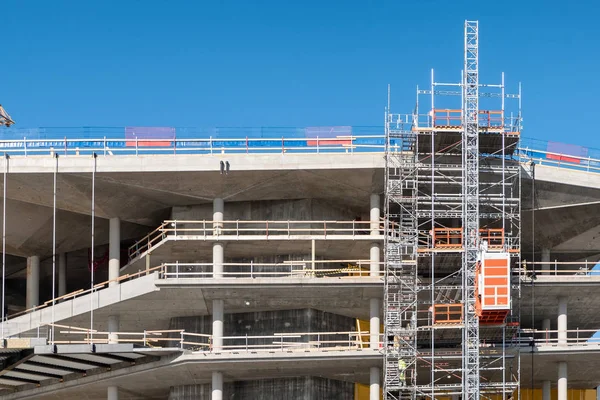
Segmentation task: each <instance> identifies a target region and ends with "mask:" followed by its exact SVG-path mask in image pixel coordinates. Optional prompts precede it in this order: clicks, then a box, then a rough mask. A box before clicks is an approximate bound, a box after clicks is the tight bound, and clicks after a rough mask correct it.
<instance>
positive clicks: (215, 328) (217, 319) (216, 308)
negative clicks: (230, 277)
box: [212, 300, 224, 352]
mask: <svg viewBox="0 0 600 400" xmlns="http://www.w3.org/2000/svg"><path fill="white" fill-rule="evenodd" d="M212 305H213V324H212V341H213V351H216V352H219V351H221V350H222V349H223V317H224V310H223V308H224V303H223V300H213V304H212Z"/></svg>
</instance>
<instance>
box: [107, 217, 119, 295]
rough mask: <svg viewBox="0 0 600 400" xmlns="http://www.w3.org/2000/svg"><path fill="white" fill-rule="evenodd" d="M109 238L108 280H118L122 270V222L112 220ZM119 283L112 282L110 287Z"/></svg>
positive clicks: (115, 219)
mask: <svg viewBox="0 0 600 400" xmlns="http://www.w3.org/2000/svg"><path fill="white" fill-rule="evenodd" d="M109 227H110V231H109V236H108V256H109V259H108V280H109V281H110V280H113V279H117V278H118V277H119V270H120V269H121V220H120V219H119V218H111V219H110V222H109ZM118 284H119V282H116V281H115V282H110V283H109V284H108V286H115V285H118Z"/></svg>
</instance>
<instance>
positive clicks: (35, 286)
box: [25, 256, 40, 309]
mask: <svg viewBox="0 0 600 400" xmlns="http://www.w3.org/2000/svg"><path fill="white" fill-rule="evenodd" d="M25 303H26V308H27V309H29V308H32V307H35V306H37V305H39V304H40V258H39V257H38V256H31V257H27V293H26V296H25Z"/></svg>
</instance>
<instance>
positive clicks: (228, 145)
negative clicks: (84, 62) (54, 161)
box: [0, 134, 385, 156]
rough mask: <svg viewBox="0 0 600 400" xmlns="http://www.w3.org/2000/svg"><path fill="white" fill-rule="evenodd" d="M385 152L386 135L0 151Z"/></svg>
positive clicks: (7, 143)
mask: <svg viewBox="0 0 600 400" xmlns="http://www.w3.org/2000/svg"><path fill="white" fill-rule="evenodd" d="M384 150H385V136H384V135H381V134H379V135H372V134H371V135H347V136H346V135H343V136H336V137H318V136H317V137H304V138H297V137H284V136H281V137H270V138H251V137H241V138H212V137H208V138H197V137H195V138H183V139H179V138H162V139H160V138H157V139H155V138H149V139H140V138H138V137H136V138H132V139H126V138H107V137H103V138H89V139H81V138H77V139H69V138H66V137H65V138H64V139H27V138H22V139H15V140H0V151H2V152H4V153H5V154H8V155H18V156H35V155H54V154H58V155H62V156H81V155H91V154H93V153H96V154H98V155H104V156H115V155H144V154H224V153H227V154H268V153H281V154H290V153H292V154H293V153H303V154H306V153H309V154H310V153H314V154H319V153H348V154H352V153H355V152H357V153H358V152H360V153H363V152H378V153H381V152H383V151H384Z"/></svg>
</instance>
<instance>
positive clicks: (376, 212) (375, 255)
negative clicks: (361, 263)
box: [369, 194, 381, 276]
mask: <svg viewBox="0 0 600 400" xmlns="http://www.w3.org/2000/svg"><path fill="white" fill-rule="evenodd" d="M379 203H380V199H379V195H378V194H372V195H371V214H370V222H371V224H370V232H371V236H378V235H379V218H380V215H381V214H380V209H379ZM380 246H381V243H379V242H373V243H371V252H370V257H369V259H370V261H371V268H370V275H371V276H379V272H380V271H381V265H380V264H379V262H380V253H381V247H380Z"/></svg>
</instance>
